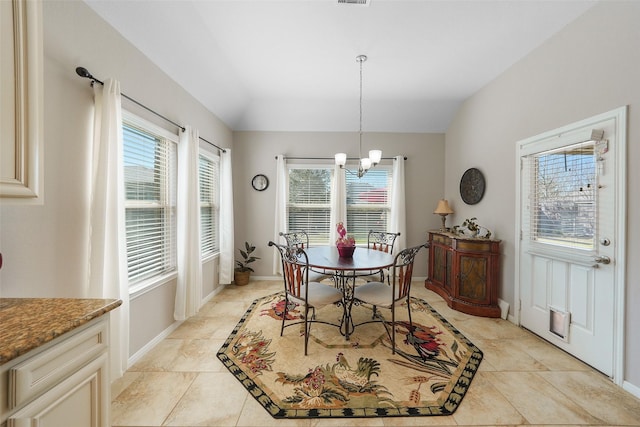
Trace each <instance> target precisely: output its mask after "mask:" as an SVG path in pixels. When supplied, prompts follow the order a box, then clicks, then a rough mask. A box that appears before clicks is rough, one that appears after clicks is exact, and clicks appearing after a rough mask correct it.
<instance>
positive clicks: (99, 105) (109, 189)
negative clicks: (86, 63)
mask: <svg viewBox="0 0 640 427" xmlns="http://www.w3.org/2000/svg"><path fill="white" fill-rule="evenodd" d="M93 93H94V102H95V110H94V117H93V145H92V152H91V160H90V161H91V165H90V171H91V184H90V185H91V189H90V195H89V197H90V208H89V209H90V211H89V227H90V230H89V269H88V270H89V271H88V273H89V278H88V295H89V296H90V297H92V298H116V299H120V300H122V305H121V306H120V307H119V308H117V309H115V310H113V311H112V312H111V314H110V317H111V320H110V321H111V335H110V342H109V346H110V353H109V355H110V367H111V380H114V379H116V378H119V377H121V376H122V374H124V371H126V370H127V363H128V359H129V281H128V278H127V248H126V240H125V239H126V235H125V226H124V166H123V163H124V160H123V154H122V152H123V146H122V108H121V104H120V101H121V98H120V83H119V82H118V81H117V80H113V79H107V80H106V81H105V82H104V86H103V85H99V84H95V85H94V86H93Z"/></svg>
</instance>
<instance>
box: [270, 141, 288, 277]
mask: <svg viewBox="0 0 640 427" xmlns="http://www.w3.org/2000/svg"><path fill="white" fill-rule="evenodd" d="M288 194H289V178H288V176H287V161H286V159H285V158H284V156H283V155H282V154H278V155H277V156H276V208H275V223H274V227H273V241H274V242H276V243H283V242H281V241H280V232H283V233H286V232H287V231H288V227H287V195H288ZM274 255H275V251H274ZM281 273H282V263H281V262H280V257H279V256H274V257H273V274H281Z"/></svg>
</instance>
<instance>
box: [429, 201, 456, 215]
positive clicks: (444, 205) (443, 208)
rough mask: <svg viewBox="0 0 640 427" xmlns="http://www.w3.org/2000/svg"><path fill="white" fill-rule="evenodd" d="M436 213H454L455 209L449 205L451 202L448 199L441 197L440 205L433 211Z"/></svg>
mask: <svg viewBox="0 0 640 427" xmlns="http://www.w3.org/2000/svg"><path fill="white" fill-rule="evenodd" d="M433 213H434V214H439V215H449V214H452V213H454V212H453V209H451V208H450V207H449V202H448V201H446V200H445V199H440V200H439V201H438V206H437V207H436V210H435V211H433Z"/></svg>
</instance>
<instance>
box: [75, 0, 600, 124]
mask: <svg viewBox="0 0 640 427" xmlns="http://www.w3.org/2000/svg"><path fill="white" fill-rule="evenodd" d="M85 1H86V3H87V4H88V5H89V6H90V7H91V8H92V9H93V10H94V11H96V12H97V13H98V14H99V15H100V16H102V18H103V19H105V20H106V21H107V22H108V23H110V24H111V25H112V26H113V27H114V28H115V29H116V30H117V31H118V32H120V33H121V34H122V35H123V36H124V37H125V38H126V39H128V40H129V41H130V42H131V43H132V44H133V45H134V46H136V47H137V48H138V49H139V50H140V51H142V52H143V53H144V54H145V55H146V56H147V57H148V58H149V59H150V60H151V61H153V62H154V63H155V64H156V65H157V66H158V67H159V68H161V69H162V70H163V71H164V72H165V73H166V74H167V75H169V76H170V77H171V78H172V79H173V80H175V81H176V82H177V83H178V84H180V85H181V86H182V87H184V88H185V90H187V91H188V92H189V93H191V94H192V95H193V96H194V97H195V98H196V99H197V100H199V101H200V102H201V103H202V104H203V105H204V106H205V107H206V108H208V109H209V110H210V111H211V112H212V113H214V114H215V115H216V116H218V117H219V118H220V119H222V120H223V121H224V122H225V123H226V124H227V125H228V126H229V127H230V128H231V129H233V130H261V131H357V130H358V126H359V106H358V102H359V101H358V100H359V75H360V71H359V64H358V62H357V61H356V56H358V55H360V54H365V55H367V56H368V60H367V61H366V62H365V63H364V64H363V112H362V114H363V124H362V126H363V130H364V131H365V132H368V131H369V132H372V131H375V132H444V131H446V130H447V128H448V126H449V124H450V122H451V120H452V118H453V117H454V115H455V113H456V111H457V110H458V108H459V107H460V105H461V104H462V102H463V101H464V100H465V99H467V98H468V97H469V96H471V95H473V94H474V93H475V92H477V91H478V90H479V89H480V88H482V87H483V86H485V85H486V84H488V83H489V82H491V81H492V80H493V79H495V78H496V77H497V76H498V75H500V74H501V73H503V72H504V71H505V70H506V69H507V68H509V67H510V66H511V65H513V64H514V63H516V62H517V61H518V60H520V59H521V58H523V57H524V56H526V55H527V54H528V53H530V52H531V51H532V50H533V49H535V48H536V47H538V46H540V45H541V44H542V43H544V41H545V40H547V39H548V38H549V37H551V36H552V35H553V34H555V33H557V32H558V31H560V30H561V29H562V28H563V27H565V26H566V25H567V24H568V23H570V22H571V21H573V20H575V19H576V18H577V17H578V16H579V15H581V14H582V13H584V12H585V11H586V10H587V9H588V8H590V7H592V6H593V5H594V4H595V3H596V2H595V1H594V0H571V1H569V0H562V1H561V0H546V1H540V0H535V1H533V0H532V1H529V0H519V1H516V0H513V1H507V0H500V1H497V0H472V1H462V0H459V1H458V0H429V1H418V0H414V1H402V0H370V4H368V5H366V6H361V5H355V4H338V0H289V1H269V0H255V1H249V0H229V1H222V0H208V1H205V0H199V1H191V0H164V1H157V0H155V1H154V0H147V1H124V0H85ZM90 71H91V70H90ZM125 87H126V85H125Z"/></svg>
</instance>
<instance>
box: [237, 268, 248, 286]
mask: <svg viewBox="0 0 640 427" xmlns="http://www.w3.org/2000/svg"><path fill="white" fill-rule="evenodd" d="M250 276H251V272H250V271H248V270H247V271H237V270H235V271H234V272H233V283H235V284H236V286H244V285H246V284H248V283H249V277H250Z"/></svg>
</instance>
